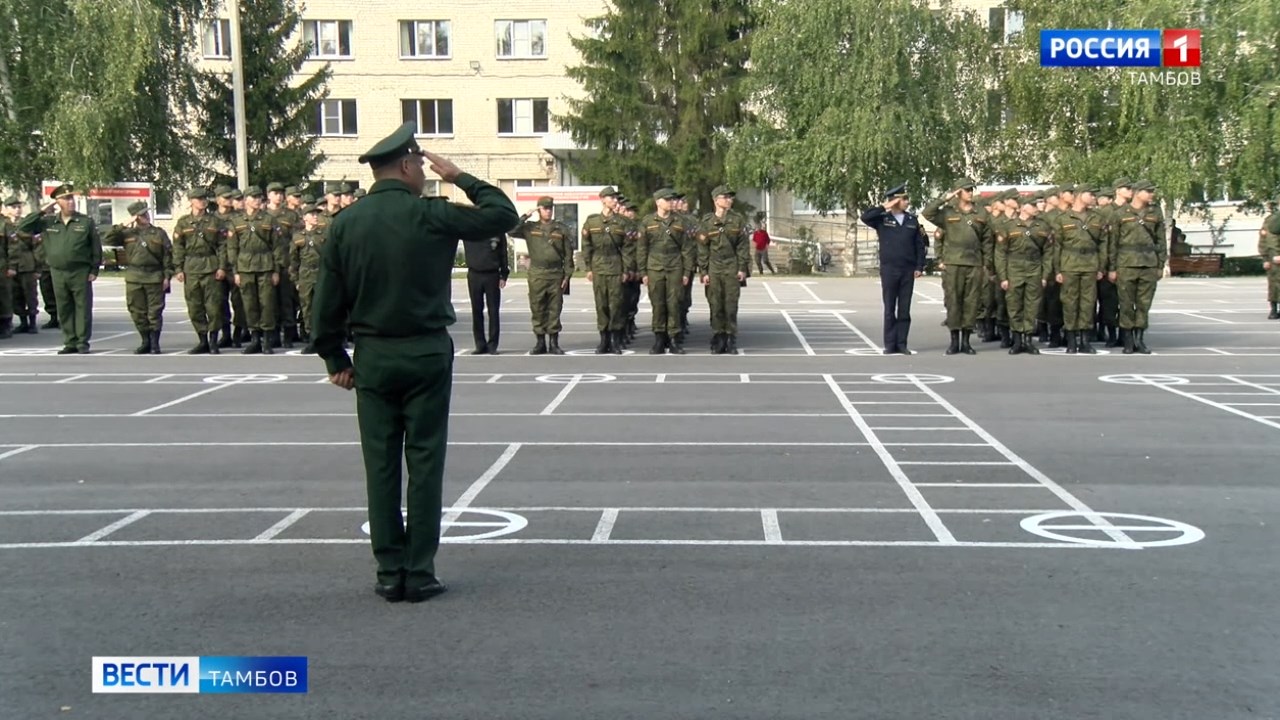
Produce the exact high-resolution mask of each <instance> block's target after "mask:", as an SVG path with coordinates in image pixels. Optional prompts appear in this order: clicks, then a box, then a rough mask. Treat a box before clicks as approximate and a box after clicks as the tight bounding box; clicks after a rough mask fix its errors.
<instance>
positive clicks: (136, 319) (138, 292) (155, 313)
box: [124, 280, 164, 332]
mask: <svg viewBox="0 0 1280 720" xmlns="http://www.w3.org/2000/svg"><path fill="white" fill-rule="evenodd" d="M124 297H125V306H126V307H128V308H129V317H131V318H132V319H133V326H134V327H135V328H137V329H138V332H160V330H161V323H162V322H163V317H164V284H163V283H136V282H129V281H127V280H126V281H125V283H124Z"/></svg>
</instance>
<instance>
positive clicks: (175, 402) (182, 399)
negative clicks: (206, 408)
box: [132, 380, 327, 417]
mask: <svg viewBox="0 0 1280 720" xmlns="http://www.w3.org/2000/svg"><path fill="white" fill-rule="evenodd" d="M326 381H327V380H326ZM240 382H241V381H236V380H233V381H231V382H225V383H218V384H216V385H214V386H213V387H207V388H205V389H204V390H198V391H196V392H193V393H191V394H190V395H183V396H182V397H180V398H178V399H177V400H170V401H169V402H167V403H163V404H161V405H156V406H155V407H149V408H147V409H146V410H141V411H139V412H136V413H134V414H133V416H132V417H145V416H147V415H150V414H151V413H153V412H159V411H160V410H165V409H167V408H171V407H173V406H174V405H181V404H182V403H184V402H186V401H188V400H195V399H196V398H198V397H201V396H203V395H208V394H209V393H215V392H218V391H219V390H221V389H223V388H227V387H231V386H232V385H239V384H240Z"/></svg>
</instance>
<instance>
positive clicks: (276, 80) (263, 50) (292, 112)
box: [200, 0, 333, 186]
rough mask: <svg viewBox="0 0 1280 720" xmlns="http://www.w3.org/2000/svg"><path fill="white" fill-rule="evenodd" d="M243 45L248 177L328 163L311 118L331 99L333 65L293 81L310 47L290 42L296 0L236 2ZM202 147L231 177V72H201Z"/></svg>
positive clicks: (298, 174)
mask: <svg viewBox="0 0 1280 720" xmlns="http://www.w3.org/2000/svg"><path fill="white" fill-rule="evenodd" d="M239 3H240V43H241V54H242V57H243V58H244V104H245V130H246V135H247V136H248V144H247V145H248V156H249V157H248V167H249V182H250V183H251V184H254V185H259V186H261V185H264V184H266V183H267V182H271V181H280V182H287V181H296V180H298V179H301V178H307V177H310V176H311V175H312V173H314V172H315V171H316V169H317V168H319V167H320V165H321V164H322V163H323V162H324V159H325V158H324V154H323V153H321V152H319V151H318V150H316V143H317V141H318V138H317V137H316V136H315V135H314V134H313V131H314V128H313V127H312V125H313V121H314V119H315V118H316V116H317V113H318V107H319V103H320V102H321V101H322V100H323V99H324V98H326V97H328V93H329V91H328V87H327V85H328V82H329V79H330V78H331V77H332V75H333V71H332V70H331V69H330V67H329V65H328V64H327V63H326V64H325V66H324V67H322V68H320V69H319V70H317V71H315V72H314V73H312V74H311V75H309V76H307V77H305V78H303V79H302V81H301V82H298V83H295V82H294V76H295V75H297V74H298V73H299V72H300V71H301V70H302V66H303V64H304V63H305V62H306V61H307V56H308V54H309V53H310V51H311V46H310V45H309V44H308V43H305V42H300V43H296V44H292V45H291V44H290V38H291V36H293V34H294V33H295V32H296V31H297V29H298V26H299V24H300V22H301V18H300V17H299V15H298V12H297V9H296V8H295V6H294V3H293V2H292V0H239ZM200 84H201V87H202V93H201V95H202V99H201V103H200V108H201V114H200V146H201V149H202V150H203V151H204V153H205V154H206V155H207V156H208V158H209V159H210V160H212V161H214V162H216V163H218V164H220V165H221V166H222V168H223V169H225V170H226V171H227V172H228V173H230V175H227V174H222V175H219V176H218V178H217V179H218V180H220V181H225V180H231V181H232V182H234V177H232V175H234V172H235V167H236V134H235V115H234V112H233V107H234V106H233V97H234V95H233V94H232V81H231V72H230V71H229V70H228V71H225V72H205V73H203V74H202V75H201V76H200Z"/></svg>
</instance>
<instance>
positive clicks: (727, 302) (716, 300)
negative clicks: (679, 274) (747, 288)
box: [690, 273, 742, 336]
mask: <svg viewBox="0 0 1280 720" xmlns="http://www.w3.org/2000/svg"><path fill="white" fill-rule="evenodd" d="M690 286H691V287H692V284H690ZM741 295H742V286H741V285H739V284H738V274H737V273H734V274H732V275H725V274H715V273H713V274H711V275H710V276H709V277H708V283H707V305H708V306H709V307H710V308H711V332H713V333H715V334H717V335H734V336H737V334H738V298H739V297H741Z"/></svg>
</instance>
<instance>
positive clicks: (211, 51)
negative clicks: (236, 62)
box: [201, 20, 231, 60]
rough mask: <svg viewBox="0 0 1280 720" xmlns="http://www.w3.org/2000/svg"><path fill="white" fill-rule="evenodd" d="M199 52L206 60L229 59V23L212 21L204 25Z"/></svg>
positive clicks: (226, 21) (227, 21)
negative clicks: (200, 51)
mask: <svg viewBox="0 0 1280 720" xmlns="http://www.w3.org/2000/svg"><path fill="white" fill-rule="evenodd" d="M201 50H202V52H203V54H204V56H205V57H207V58H221V59H224V60H227V59H230V58H231V21H230V20H214V21H213V22H208V23H205V24H204V39H203V41H202V42H201Z"/></svg>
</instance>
